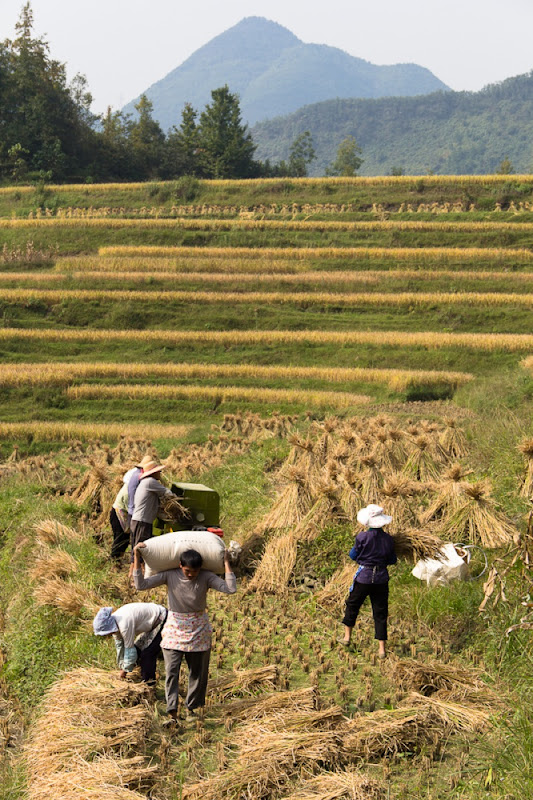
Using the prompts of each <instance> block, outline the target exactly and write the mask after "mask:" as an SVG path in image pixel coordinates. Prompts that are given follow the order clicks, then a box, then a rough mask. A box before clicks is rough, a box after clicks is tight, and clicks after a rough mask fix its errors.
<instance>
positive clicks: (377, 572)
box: [339, 504, 397, 658]
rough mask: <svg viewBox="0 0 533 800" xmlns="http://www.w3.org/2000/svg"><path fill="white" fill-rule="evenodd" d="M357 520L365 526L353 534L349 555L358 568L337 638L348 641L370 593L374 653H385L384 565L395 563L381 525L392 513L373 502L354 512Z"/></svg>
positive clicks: (390, 540)
mask: <svg viewBox="0 0 533 800" xmlns="http://www.w3.org/2000/svg"><path fill="white" fill-rule="evenodd" d="M357 521H358V522H360V523H361V525H364V526H365V529H366V530H364V531H363V532H362V533H358V534H357V536H356V537H355V544H354V546H353V547H352V549H351V550H350V553H349V556H350V558H351V559H352V560H353V561H357V563H358V564H359V568H358V570H357V572H356V573H355V576H354V579H353V583H352V586H351V589H350V594H349V596H348V599H347V601H346V609H345V613H344V618H343V620H342V623H343V625H344V636H343V637H342V638H341V639H339V641H340V642H341V643H342V644H344V645H345V646H346V647H348V645H349V644H350V641H351V637H352V631H353V629H354V626H355V622H356V620H357V616H358V614H359V610H360V608H361V606H362V605H363V603H364V601H365V599H366V598H367V597H370V602H371V603H372V615H373V617H374V632H375V638H376V639H377V640H378V647H379V650H378V656H379V658H385V656H386V655H387V650H386V642H387V618H388V614H389V573H388V570H387V566H388V565H389V564H396V561H397V557H396V553H395V552H394V540H393V538H392V536H390V535H389V534H388V533H386V531H384V530H383V526H384V525H388V524H389V523H390V522H392V517H389V516H388V515H387V514H384V513H383V509H382V508H381V506H377V505H374V504H371V505H368V506H367V507H366V508H362V509H361V510H360V511H359V512H358V513H357Z"/></svg>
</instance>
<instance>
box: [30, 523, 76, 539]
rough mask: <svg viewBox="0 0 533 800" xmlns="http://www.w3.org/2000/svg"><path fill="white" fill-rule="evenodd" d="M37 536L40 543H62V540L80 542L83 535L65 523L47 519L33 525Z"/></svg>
mask: <svg viewBox="0 0 533 800" xmlns="http://www.w3.org/2000/svg"><path fill="white" fill-rule="evenodd" d="M33 529H34V531H35V538H36V539H37V541H38V542H39V543H40V544H60V542H62V541H64V542H80V541H81V540H82V538H83V537H82V535H81V534H80V533H78V531H76V530H74V528H70V527H69V526H68V525H63V523H62V522H58V521H57V520H55V519H45V520H43V521H42V522H36V523H35V525H34V526H33Z"/></svg>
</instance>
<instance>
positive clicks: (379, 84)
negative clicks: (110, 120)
mask: <svg viewBox="0 0 533 800" xmlns="http://www.w3.org/2000/svg"><path fill="white" fill-rule="evenodd" d="M225 84H227V86H228V87H229V89H230V91H231V92H233V93H236V94H238V95H239V97H240V101H241V111H242V116H243V119H244V120H246V121H247V122H248V123H249V124H253V123H255V122H257V121H260V120H264V119H267V118H271V117H276V116H278V115H280V114H287V113H290V112H292V111H296V110H297V109H298V108H301V107H302V106H303V105H306V104H309V103H315V102H319V101H321V100H329V99H331V98H333V97H383V96H387V95H389V96H402V95H415V94H426V93H428V92H432V91H436V90H438V89H447V88H448V87H447V86H445V85H444V84H443V83H442V82H441V81H439V80H438V79H437V78H436V77H435V76H434V75H432V74H431V73H430V72H429V70H426V69H423V68H422V67H417V66H416V65H410V68H409V69H408V70H406V68H405V67H402V66H396V67H395V66H391V67H379V66H375V65H373V64H370V63H369V62H367V61H363V59H359V58H355V57H354V56H351V55H349V54H348V53H345V52H344V51H342V50H339V49H338V48H335V47H327V46H326V45H316V44H315V45H314V44H304V42H302V41H301V40H300V39H298V37H297V36H295V35H294V34H293V33H292V32H291V31H290V30H288V29H287V28H284V27H283V25H280V24H279V23H277V22H273V21H272V20H269V19H266V18H265V17H257V16H251V17H244V18H243V19H242V20H241V21H240V22H238V23H237V24H236V25H233V26H232V27H231V28H228V30H226V31H224V32H223V33H220V34H219V35H218V36H215V37H214V38H213V39H211V40H210V41H209V42H207V44H205V45H203V46H202V47H200V48H199V49H198V50H196V51H195V52H194V53H193V54H192V55H191V56H190V57H189V58H188V59H187V60H186V61H184V62H183V63H182V64H181V65H180V66H179V67H177V68H176V69H174V70H172V72H170V73H169V74H168V75H167V76H166V77H164V78H163V79H162V80H160V81H158V82H157V83H155V84H153V85H152V86H150V87H149V88H148V89H146V91H145V92H144V94H146V95H147V96H148V98H149V99H150V100H151V101H152V103H153V106H154V117H155V118H156V119H157V120H158V121H159V122H160V124H161V126H162V127H163V129H165V130H166V129H168V128H170V127H171V126H172V125H179V122H180V118H181V111H182V109H183V106H184V105H185V103H191V105H192V106H193V107H194V108H196V109H197V110H199V111H201V110H203V108H204V106H205V105H206V104H207V103H209V102H210V101H211V91H212V90H213V89H217V88H219V87H220V86H224V85H225ZM134 102H136V101H133V102H132V103H129V104H128V105H127V106H126V107H125V108H124V111H125V112H127V113H132V112H133V110H134V109H133V106H134Z"/></svg>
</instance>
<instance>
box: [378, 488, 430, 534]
mask: <svg viewBox="0 0 533 800" xmlns="http://www.w3.org/2000/svg"><path fill="white" fill-rule="evenodd" d="M424 488H425V487H423V486H421V484H420V483H418V482H417V481H412V480H411V479H410V478H408V477H407V476H406V475H402V474H401V473H393V474H390V475H388V476H387V478H386V479H385V481H384V482H383V486H382V487H381V497H382V498H383V500H382V501H380V502H381V504H382V505H383V506H384V507H385V510H386V513H387V514H389V515H390V516H391V517H392V522H391V523H390V525H389V526H388V527H387V530H388V531H389V533H391V535H394V534H395V533H399V532H400V531H402V530H403V529H404V528H406V527H410V526H412V525H414V523H415V522H416V513H415V511H414V509H413V502H414V498H415V497H416V495H418V494H419V493H420V492H421V491H423V490H424Z"/></svg>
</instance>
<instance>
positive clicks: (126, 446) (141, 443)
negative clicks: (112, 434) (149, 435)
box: [112, 436, 161, 465]
mask: <svg viewBox="0 0 533 800" xmlns="http://www.w3.org/2000/svg"><path fill="white" fill-rule="evenodd" d="M145 456H149V457H150V458H151V459H152V461H158V455H157V452H156V449H155V448H154V447H153V446H152V442H150V441H149V440H148V439H135V438H134V437H133V436H121V437H120V439H119V441H118V443H117V445H116V446H115V447H114V448H113V450H112V458H113V463H116V464H128V463H129V464H132V465H133V464H138V463H139V462H140V461H142V459H143V458H144V457H145ZM158 463H161V462H160V461H158Z"/></svg>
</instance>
